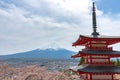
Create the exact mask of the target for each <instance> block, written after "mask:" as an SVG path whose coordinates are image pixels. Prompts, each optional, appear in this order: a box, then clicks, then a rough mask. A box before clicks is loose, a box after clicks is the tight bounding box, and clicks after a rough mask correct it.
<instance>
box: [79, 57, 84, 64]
mask: <svg viewBox="0 0 120 80" xmlns="http://www.w3.org/2000/svg"><path fill="white" fill-rule="evenodd" d="M84 61H85V58H83V57H81V58H80V62H79V64H78V66H80V65H81V64H83V63H84Z"/></svg>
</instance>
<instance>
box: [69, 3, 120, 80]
mask: <svg viewBox="0 0 120 80" xmlns="http://www.w3.org/2000/svg"><path fill="white" fill-rule="evenodd" d="M92 20H93V32H92V34H91V35H80V36H79V38H78V40H77V41H76V42H74V43H73V44H72V46H85V48H84V49H82V50H81V51H79V52H78V53H77V54H76V55H73V56H71V57H72V58H78V57H82V58H84V62H82V63H80V66H82V67H81V68H79V69H78V68H77V69H70V70H73V71H74V70H76V71H77V72H78V73H79V74H83V75H82V76H84V77H83V78H82V79H83V80H114V79H113V75H114V74H120V67H118V66H116V65H115V64H114V62H111V61H110V58H113V57H120V51H114V50H113V49H112V47H110V45H113V44H115V43H118V42H120V36H105V35H100V34H99V33H98V32H97V27H96V26H97V25H96V13H95V6H94V3H93V16H92ZM82 58H81V59H82ZM95 75H96V76H95ZM106 75H109V77H110V78H109V77H106ZM101 76H103V78H101ZM99 78H101V79H99Z"/></svg>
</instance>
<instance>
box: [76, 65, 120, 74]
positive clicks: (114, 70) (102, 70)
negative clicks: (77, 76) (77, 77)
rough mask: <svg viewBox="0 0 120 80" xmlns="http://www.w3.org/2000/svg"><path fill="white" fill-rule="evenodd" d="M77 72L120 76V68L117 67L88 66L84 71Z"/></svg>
mask: <svg viewBox="0 0 120 80" xmlns="http://www.w3.org/2000/svg"><path fill="white" fill-rule="evenodd" d="M77 72H79V73H81V74H83V73H92V74H120V67H117V66H90V65H89V66H87V67H84V68H82V69H78V70H77Z"/></svg>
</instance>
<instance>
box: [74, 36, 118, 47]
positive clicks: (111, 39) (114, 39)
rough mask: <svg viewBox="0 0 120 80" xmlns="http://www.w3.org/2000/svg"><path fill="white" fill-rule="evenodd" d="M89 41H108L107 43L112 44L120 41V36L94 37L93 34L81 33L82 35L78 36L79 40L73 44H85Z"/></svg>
mask: <svg viewBox="0 0 120 80" xmlns="http://www.w3.org/2000/svg"><path fill="white" fill-rule="evenodd" d="M88 41H106V42H107V45H112V44H115V43H118V42H120V37H113V36H100V37H97V38H94V37H92V36H83V35H80V37H79V38H78V40H77V41H76V42H74V43H73V44H72V46H80V45H81V46H85V44H86V43H87V42H88Z"/></svg>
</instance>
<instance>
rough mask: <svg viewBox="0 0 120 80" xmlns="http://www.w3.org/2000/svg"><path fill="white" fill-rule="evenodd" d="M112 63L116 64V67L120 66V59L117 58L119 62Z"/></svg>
mask: <svg viewBox="0 0 120 80" xmlns="http://www.w3.org/2000/svg"><path fill="white" fill-rule="evenodd" d="M110 62H111V63H114V64H115V66H120V59H118V58H117V60H116V61H113V60H112V61H110Z"/></svg>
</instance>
